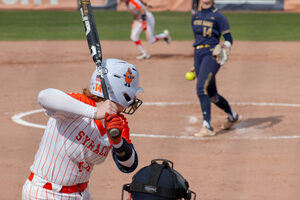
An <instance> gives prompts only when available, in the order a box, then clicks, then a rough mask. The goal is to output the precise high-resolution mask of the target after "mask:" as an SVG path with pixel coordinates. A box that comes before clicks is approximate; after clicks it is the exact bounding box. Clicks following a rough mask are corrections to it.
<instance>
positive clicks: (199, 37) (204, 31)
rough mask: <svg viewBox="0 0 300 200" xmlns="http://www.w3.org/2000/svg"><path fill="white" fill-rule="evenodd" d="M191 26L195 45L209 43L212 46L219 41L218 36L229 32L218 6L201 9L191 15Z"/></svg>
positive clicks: (226, 21) (227, 24) (226, 22)
mask: <svg viewBox="0 0 300 200" xmlns="http://www.w3.org/2000/svg"><path fill="white" fill-rule="evenodd" d="M192 28H193V32H194V37H195V42H194V44H193V46H194V47H196V46H197V45H201V44H202V45H205V44H209V45H211V46H212V47H214V46H215V45H217V44H218V43H219V42H220V37H221V36H222V35H224V34H226V33H230V29H229V23H228V20H227V19H226V17H225V16H224V15H223V14H222V13H221V12H220V11H219V10H218V8H215V7H213V6H212V7H210V8H208V9H202V10H200V11H199V12H197V13H196V14H195V15H194V16H193V17H192Z"/></svg>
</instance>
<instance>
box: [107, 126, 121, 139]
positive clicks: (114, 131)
mask: <svg viewBox="0 0 300 200" xmlns="http://www.w3.org/2000/svg"><path fill="white" fill-rule="evenodd" d="M109 135H110V136H111V137H113V138H116V137H118V136H119V135H120V131H119V129H117V128H113V129H110V130H109Z"/></svg>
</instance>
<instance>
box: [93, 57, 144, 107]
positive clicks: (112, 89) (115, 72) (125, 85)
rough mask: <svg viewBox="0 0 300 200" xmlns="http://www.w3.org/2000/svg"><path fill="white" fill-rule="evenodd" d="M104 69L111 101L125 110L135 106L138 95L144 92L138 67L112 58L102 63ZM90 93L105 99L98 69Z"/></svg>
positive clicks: (94, 74)
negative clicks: (140, 83) (140, 84)
mask: <svg viewBox="0 0 300 200" xmlns="http://www.w3.org/2000/svg"><path fill="white" fill-rule="evenodd" d="M102 67H103V68H104V71H105V74H104V79H105V83H106V85H107V89H108V94H109V99H110V100H111V101H113V102H115V103H118V104H120V105H122V106H123V107H124V108H129V107H131V106H132V105H135V103H136V101H137V99H136V95H137V93H138V92H144V90H143V89H142V88H140V86H139V72H138V69H137V68H136V66H134V65H133V64H130V63H128V62H126V61H123V60H119V59H113V58H110V59H106V60H104V61H103V62H102ZM90 92H91V93H92V94H93V95H96V96H98V97H102V98H103V97H104V96H103V92H102V88H101V80H100V74H99V72H98V70H97V68H96V69H95V70H94V72H93V74H92V77H91V80H90ZM140 104H141V103H140ZM140 104H139V105H140ZM135 107H137V106H136V105H135ZM135 110H136V109H135ZM135 110H134V111H135Z"/></svg>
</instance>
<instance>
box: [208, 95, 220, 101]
mask: <svg viewBox="0 0 300 200" xmlns="http://www.w3.org/2000/svg"><path fill="white" fill-rule="evenodd" d="M219 100H220V98H219V95H214V96H211V97H210V101H211V102H212V103H218V102H219Z"/></svg>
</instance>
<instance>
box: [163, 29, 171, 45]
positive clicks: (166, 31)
mask: <svg viewBox="0 0 300 200" xmlns="http://www.w3.org/2000/svg"><path fill="white" fill-rule="evenodd" d="M164 34H166V35H167V37H165V38H164V40H165V41H166V43H168V44H170V43H171V36H170V33H169V31H168V30H164Z"/></svg>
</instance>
